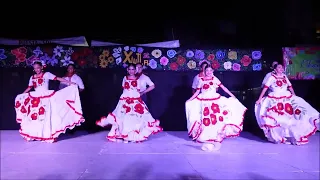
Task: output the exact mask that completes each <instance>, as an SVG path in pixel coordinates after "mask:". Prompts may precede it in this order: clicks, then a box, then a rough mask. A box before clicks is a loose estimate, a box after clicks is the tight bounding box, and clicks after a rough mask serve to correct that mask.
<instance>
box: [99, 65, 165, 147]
mask: <svg viewBox="0 0 320 180" xmlns="http://www.w3.org/2000/svg"><path fill="white" fill-rule="evenodd" d="M127 72H128V75H127V76H125V77H124V78H123V81H122V87H123V93H122V95H121V97H120V100H119V102H118V105H117V107H116V109H115V110H114V111H113V112H112V113H110V114H109V115H108V116H107V117H102V118H101V119H100V120H99V121H97V122H96V124H97V125H98V126H101V127H104V126H107V125H109V124H111V125H112V128H111V130H110V132H109V134H108V136H107V139H108V140H109V141H113V142H115V141H117V140H121V139H122V140H123V142H125V143H127V142H129V141H131V142H141V141H144V140H147V138H148V137H149V136H150V135H151V134H155V133H157V132H160V131H162V128H161V127H160V126H159V124H160V121H159V120H155V119H153V117H152V116H151V114H150V112H149V110H148V107H147V106H146V104H145V103H144V102H143V101H142V100H141V97H140V95H141V94H143V92H140V89H139V87H140V81H139V80H137V78H136V76H135V72H136V68H135V66H134V65H132V64H131V65H129V66H128V68H127Z"/></svg>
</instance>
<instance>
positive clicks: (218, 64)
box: [211, 60, 220, 69]
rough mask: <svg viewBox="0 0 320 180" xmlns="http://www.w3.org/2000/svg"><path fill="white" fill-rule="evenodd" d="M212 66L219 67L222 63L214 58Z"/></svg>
mask: <svg viewBox="0 0 320 180" xmlns="http://www.w3.org/2000/svg"><path fill="white" fill-rule="evenodd" d="M211 67H212V69H219V67H220V63H219V62H218V61H216V60H213V61H212V64H211Z"/></svg>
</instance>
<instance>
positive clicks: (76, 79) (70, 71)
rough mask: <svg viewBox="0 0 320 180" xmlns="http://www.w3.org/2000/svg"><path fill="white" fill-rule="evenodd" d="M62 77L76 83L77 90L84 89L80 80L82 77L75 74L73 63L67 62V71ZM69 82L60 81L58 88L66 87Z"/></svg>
mask: <svg viewBox="0 0 320 180" xmlns="http://www.w3.org/2000/svg"><path fill="white" fill-rule="evenodd" d="M63 79H65V80H67V81H71V82H73V83H76V85H78V87H79V91H80V92H81V91H83V90H84V85H83V82H82V79H81V78H80V76H78V75H77V74H76V68H75V66H74V65H73V64H69V65H68V67H67V73H66V75H65V76H64V77H63ZM68 85H69V84H68V83H65V82H63V81H62V82H60V86H59V89H63V88H65V87H67V86H68Z"/></svg>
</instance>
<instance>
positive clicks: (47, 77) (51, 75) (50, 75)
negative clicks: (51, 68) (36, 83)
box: [44, 72, 57, 80]
mask: <svg viewBox="0 0 320 180" xmlns="http://www.w3.org/2000/svg"><path fill="white" fill-rule="evenodd" d="M44 77H45V78H46V79H50V80H57V76H56V75H54V74H52V73H51V72H46V73H45V74H44Z"/></svg>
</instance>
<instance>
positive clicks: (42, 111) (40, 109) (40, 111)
mask: <svg viewBox="0 0 320 180" xmlns="http://www.w3.org/2000/svg"><path fill="white" fill-rule="evenodd" d="M44 112H45V109H44V108H43V107H40V108H39V115H44Z"/></svg>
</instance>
